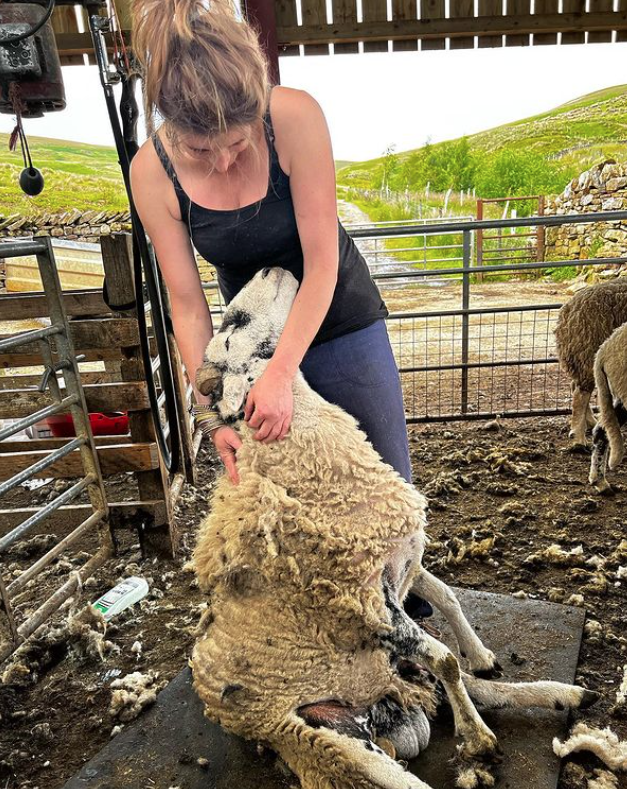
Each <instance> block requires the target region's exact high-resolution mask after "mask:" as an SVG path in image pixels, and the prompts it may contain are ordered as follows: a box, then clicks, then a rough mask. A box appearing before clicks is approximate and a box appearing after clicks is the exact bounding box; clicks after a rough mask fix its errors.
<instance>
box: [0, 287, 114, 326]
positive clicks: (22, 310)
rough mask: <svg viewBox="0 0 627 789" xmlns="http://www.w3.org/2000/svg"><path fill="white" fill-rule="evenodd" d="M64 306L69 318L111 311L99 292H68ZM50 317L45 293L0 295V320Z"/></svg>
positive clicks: (64, 295)
mask: <svg viewBox="0 0 627 789" xmlns="http://www.w3.org/2000/svg"><path fill="white" fill-rule="evenodd" d="M62 295H63V306H64V307H65V312H66V314H67V315H68V317H77V316H85V315H105V314H110V313H111V310H110V309H109V307H107V305H106V304H105V303H104V301H103V299H102V292H101V291H99V290H91V289H89V290H66V291H64V293H63V294H62ZM49 315H50V312H49V308H48V299H47V297H46V294H45V293H11V294H9V293H2V294H0V320H2V321H15V320H20V319H22V318H47V317H48V316H49Z"/></svg>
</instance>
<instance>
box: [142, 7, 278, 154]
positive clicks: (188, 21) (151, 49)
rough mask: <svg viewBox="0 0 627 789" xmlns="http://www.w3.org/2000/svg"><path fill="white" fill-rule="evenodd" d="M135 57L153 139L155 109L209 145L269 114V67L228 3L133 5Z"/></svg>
mask: <svg viewBox="0 0 627 789" xmlns="http://www.w3.org/2000/svg"><path fill="white" fill-rule="evenodd" d="M133 50H134V52H135V55H136V57H137V59H138V61H139V64H140V66H141V73H142V76H143V78H144V103H145V110H146V125H147V131H148V134H152V133H153V132H154V130H155V117H154V116H155V110H156V111H157V112H158V113H159V115H161V117H162V118H163V120H164V123H165V130H166V132H167V134H168V138H169V140H170V142H171V143H172V144H173V145H175V146H176V145H177V144H178V134H180V133H181V132H182V133H192V134H196V135H201V136H204V137H206V138H207V139H210V138H212V137H215V136H217V135H219V134H224V133H226V132H228V131H230V130H232V129H233V128H234V127H243V128H244V133H245V134H246V128H247V127H249V128H252V127H253V125H254V124H255V122H256V121H258V120H259V119H261V118H263V116H264V113H265V111H266V108H267V105H268V100H269V92H270V85H269V80H268V65H267V60H266V57H265V54H264V52H263V50H262V48H261V45H260V44H259V40H258V38H257V33H256V31H255V30H254V29H253V28H252V27H251V26H250V25H249V24H248V23H246V22H244V21H241V20H240V19H238V17H237V16H236V11H235V7H234V5H233V3H232V1H231V0H134V2H133Z"/></svg>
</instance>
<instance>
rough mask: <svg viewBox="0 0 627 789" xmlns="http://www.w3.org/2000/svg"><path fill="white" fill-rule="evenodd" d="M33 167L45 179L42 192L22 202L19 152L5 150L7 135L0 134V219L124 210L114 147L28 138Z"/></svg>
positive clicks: (21, 163)
mask: <svg viewBox="0 0 627 789" xmlns="http://www.w3.org/2000/svg"><path fill="white" fill-rule="evenodd" d="M28 139H29V146H30V150H31V156H32V158H33V164H34V165H35V167H37V168H38V169H40V170H41V171H42V173H43V176H44V179H45V186H44V190H43V192H42V193H41V194H40V195H38V196H37V197H27V196H26V195H25V194H23V192H22V190H21V189H20V187H19V183H18V180H19V175H20V172H21V171H22V169H23V167H24V164H23V160H22V153H21V151H20V150H19V149H18V150H17V151H15V152H11V151H9V150H8V140H9V135H8V134H0V148H2V159H1V161H0V214H2V215H4V216H6V215H9V214H16V213H19V214H22V215H24V216H30V215H32V214H35V213H38V212H39V211H50V212H56V211H67V210H69V209H71V208H78V209H80V210H85V211H86V210H88V209H92V208H93V209H100V210H105V209H111V210H123V209H124V208H126V207H127V205H128V204H127V200H126V192H125V191H124V183H123V180H122V173H121V171H120V168H119V166H118V157H117V153H116V151H115V149H114V148H111V147H107V146H104V145H88V144H87V143H79V142H70V141H67V140H52V139H49V138H47V137H29V138H28Z"/></svg>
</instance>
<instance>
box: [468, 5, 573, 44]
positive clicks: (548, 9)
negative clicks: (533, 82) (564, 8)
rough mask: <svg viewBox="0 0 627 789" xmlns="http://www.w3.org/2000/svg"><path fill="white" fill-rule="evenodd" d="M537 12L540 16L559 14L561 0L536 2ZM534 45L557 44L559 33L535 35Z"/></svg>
mask: <svg viewBox="0 0 627 789" xmlns="http://www.w3.org/2000/svg"><path fill="white" fill-rule="evenodd" d="M535 10H536V14H540V16H546V15H547V14H557V12H558V10H559V0H536V4H535ZM479 40H481V39H479ZM533 44H534V46H541V47H542V46H552V45H553V44H557V33H534V34H533Z"/></svg>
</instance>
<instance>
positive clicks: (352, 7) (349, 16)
mask: <svg viewBox="0 0 627 789" xmlns="http://www.w3.org/2000/svg"><path fill="white" fill-rule="evenodd" d="M333 21H334V22H357V2H356V0H333ZM333 52H334V53H335V54H336V55H351V54H355V52H359V44H358V43H357V42H355V43H354V44H335V46H334V47H333Z"/></svg>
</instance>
